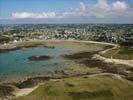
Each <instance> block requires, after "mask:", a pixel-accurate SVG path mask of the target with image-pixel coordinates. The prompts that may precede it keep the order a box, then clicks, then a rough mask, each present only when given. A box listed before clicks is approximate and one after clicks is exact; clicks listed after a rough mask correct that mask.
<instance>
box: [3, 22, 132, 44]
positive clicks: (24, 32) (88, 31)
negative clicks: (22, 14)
mask: <svg viewBox="0 0 133 100" xmlns="http://www.w3.org/2000/svg"><path fill="white" fill-rule="evenodd" d="M4 37H5V40H4ZM8 38H9V40H8ZM49 39H54V40H56V39H57V40H93V41H103V42H110V43H119V44H125V45H132V44H133V25H132V24H35V25H34V24H24V25H1V26H0V43H7V42H8V43H14V42H17V41H29V40H49Z"/></svg>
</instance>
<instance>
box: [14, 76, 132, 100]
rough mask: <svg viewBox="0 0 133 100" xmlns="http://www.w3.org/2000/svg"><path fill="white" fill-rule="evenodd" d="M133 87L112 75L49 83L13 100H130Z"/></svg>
mask: <svg viewBox="0 0 133 100" xmlns="http://www.w3.org/2000/svg"><path fill="white" fill-rule="evenodd" d="M132 98H133V85H130V84H129V83H128V82H127V81H123V80H120V79H118V78H117V77H115V76H113V75H109V74H107V75H97V76H91V77H89V76H83V77H81V76H80V77H72V78H66V79H58V80H56V81H49V82H48V83H46V84H45V85H41V86H40V87H39V88H37V89H36V90H34V91H33V92H32V93H30V94H29V95H27V96H21V97H17V98H14V99H13V100H132Z"/></svg>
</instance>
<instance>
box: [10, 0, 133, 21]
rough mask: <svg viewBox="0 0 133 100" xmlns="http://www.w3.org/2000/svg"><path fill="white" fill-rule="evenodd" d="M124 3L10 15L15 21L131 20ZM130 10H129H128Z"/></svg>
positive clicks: (99, 2) (100, 0) (132, 14)
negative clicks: (31, 19)
mask: <svg viewBox="0 0 133 100" xmlns="http://www.w3.org/2000/svg"><path fill="white" fill-rule="evenodd" d="M129 7H130V6H129V5H128V4H127V3H126V2H124V1H115V2H113V3H112V4H109V3H108V1H107V0H97V3H96V4H93V5H87V4H84V3H83V2H80V5H79V6H78V7H77V8H73V9H72V10H69V11H64V12H41V13H29V12H16V13H12V17H13V18H16V19H22V18H43V19H47V18H48V19H59V18H64V19H65V18H80V19H81V18H106V19H107V18H111V19H113V18H132V17H133V10H131V8H129ZM129 9H130V10H129Z"/></svg>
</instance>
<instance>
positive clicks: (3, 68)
mask: <svg viewBox="0 0 133 100" xmlns="http://www.w3.org/2000/svg"><path fill="white" fill-rule="evenodd" d="M70 51H71V49H70V48H64V47H63V48H61V47H56V48H27V49H24V50H16V51H10V52H7V53H0V81H3V80H15V78H18V79H21V78H23V77H25V76H31V75H32V76H34V75H41V74H46V73H48V72H51V71H55V70H61V69H63V67H64V66H63V65H64V63H65V61H64V60H63V59H62V58H61V57H60V56H59V55H61V54H66V53H68V52H70ZM33 55H37V56H39V55H48V56H51V57H52V59H50V60H46V61H29V60H28V57H29V56H33Z"/></svg>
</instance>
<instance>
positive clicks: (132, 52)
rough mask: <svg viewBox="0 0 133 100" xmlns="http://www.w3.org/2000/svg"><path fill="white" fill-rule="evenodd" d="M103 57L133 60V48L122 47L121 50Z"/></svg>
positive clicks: (107, 53)
mask: <svg viewBox="0 0 133 100" xmlns="http://www.w3.org/2000/svg"><path fill="white" fill-rule="evenodd" d="M101 55H102V56H104V57H107V58H111V56H112V58H115V59H125V60H131V59H133V48H131V47H126V46H121V47H120V48H116V49H112V50H109V51H107V52H106V53H104V54H101Z"/></svg>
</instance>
